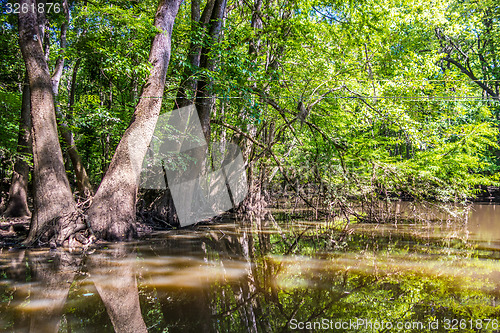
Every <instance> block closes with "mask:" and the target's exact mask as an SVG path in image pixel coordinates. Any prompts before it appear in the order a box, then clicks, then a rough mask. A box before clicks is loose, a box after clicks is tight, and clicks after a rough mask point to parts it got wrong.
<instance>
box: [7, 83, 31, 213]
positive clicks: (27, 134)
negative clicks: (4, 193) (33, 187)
mask: <svg viewBox="0 0 500 333" xmlns="http://www.w3.org/2000/svg"><path fill="white" fill-rule="evenodd" d="M30 99H31V97H30V88H29V86H28V84H27V83H25V84H24V87H23V99H22V106H21V122H20V123H19V137H18V141H17V152H18V153H19V154H21V155H23V156H22V157H20V158H18V159H17V160H16V163H15V164H14V174H13V175H12V183H11V185H10V189H9V202H8V204H7V209H6V210H5V212H4V216H6V217H30V216H31V212H30V210H29V208H28V179H29V171H30V168H29V165H28V162H27V161H26V160H25V159H26V158H27V156H28V155H29V154H30V153H31V101H30Z"/></svg>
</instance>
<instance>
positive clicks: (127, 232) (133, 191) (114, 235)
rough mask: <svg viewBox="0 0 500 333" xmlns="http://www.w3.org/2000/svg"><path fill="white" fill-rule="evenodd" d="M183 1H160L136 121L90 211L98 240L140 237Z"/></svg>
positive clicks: (121, 144) (133, 119)
mask: <svg viewBox="0 0 500 333" xmlns="http://www.w3.org/2000/svg"><path fill="white" fill-rule="evenodd" d="M181 2H182V0H160V2H159V5H158V9H157V11H156V17H155V26H156V27H157V28H158V29H160V30H161V31H162V32H161V33H159V34H157V35H156V36H155V37H154V39H153V43H152V46H151V52H150V55H149V62H150V63H151V64H152V69H151V74H150V76H149V78H148V81H147V82H146V84H145V86H144V88H143V91H142V94H141V97H140V100H139V103H138V104H137V106H136V109H135V112H134V115H133V117H132V122H131V124H130V126H129V127H128V128H127V130H126V131H125V133H124V135H123V137H122V139H121V140H120V143H119V144H118V147H117V148H116V152H115V155H114V156H113V159H112V160H111V163H110V165H109V168H108V171H107V172H106V175H105V176H104V179H103V180H102V182H101V185H100V186H99V189H98V190H97V193H96V195H95V197H94V200H93V203H92V205H91V206H90V208H89V210H88V212H87V213H88V219H89V222H90V224H91V226H92V228H93V230H94V232H95V234H96V236H97V237H98V238H102V239H107V240H123V239H129V238H131V237H133V236H135V234H136V229H135V220H136V197H137V189H138V185H139V184H138V183H139V176H140V171H141V165H142V161H143V159H144V156H145V154H146V151H147V148H148V145H149V143H150V141H151V138H152V136H153V133H154V129H155V126H156V122H157V120H158V116H159V113H160V109H161V104H162V96H163V91H164V88H165V79H166V75H167V68H168V63H169V60H170V51H171V36H172V28H173V25H174V20H175V17H176V15H177V12H178V10H179V6H180V3H181Z"/></svg>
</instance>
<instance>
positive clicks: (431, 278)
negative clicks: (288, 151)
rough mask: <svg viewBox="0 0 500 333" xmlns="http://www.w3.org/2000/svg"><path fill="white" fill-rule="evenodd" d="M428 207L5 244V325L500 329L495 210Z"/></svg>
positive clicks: (1, 271) (17, 328) (1, 285)
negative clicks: (103, 241)
mask: <svg viewBox="0 0 500 333" xmlns="http://www.w3.org/2000/svg"><path fill="white" fill-rule="evenodd" d="M392 208H394V209H398V210H405V208H404V207H392ZM392 208H391V209H392ZM424 213H425V212H424ZM431 213H432V215H433V216H434V217H436V216H438V217H439V218H438V220H435V221H433V222H425V220H426V219H425V218H419V219H417V220H415V221H417V222H415V223H412V224H409V223H403V222H401V221H396V222H394V223H390V224H367V223H355V224H351V225H350V226H349V227H347V228H345V229H344V228H339V226H338V225H335V223H333V222H325V221H314V220H310V219H306V218H304V217H301V216H300V215H297V216H293V214H291V212H289V211H276V210H275V211H273V214H272V215H271V214H268V215H267V216H266V217H265V218H261V219H257V218H253V219H249V220H247V221H236V222H235V221H230V222H228V223H224V224H218V225H205V226H198V227H195V228H191V229H185V230H176V231H170V232H162V233H158V234H155V235H154V236H152V237H151V238H150V239H147V240H142V241H139V242H134V243H127V244H107V245H105V246H102V248H99V249H96V250H95V251H93V252H92V253H87V254H83V255H82V254H78V253H69V252H66V251H62V250H31V251H7V250H4V251H2V253H1V254H0V290H1V295H2V296H1V299H0V329H1V331H2V332H29V331H31V332H57V331H60V332H113V331H116V332H141V331H142V332H146V331H148V332H288V331H292V330H293V329H295V328H296V329H298V328H301V327H303V328H304V331H318V330H320V329H321V328H324V329H325V331H333V332H422V331H423V332H426V331H427V332H494V331H498V327H500V322H499V321H500V320H499V319H500V305H497V304H498V303H499V302H498V299H499V296H500V261H499V258H500V214H499V213H500V206H495V205H478V204H476V205H474V207H473V210H471V211H470V212H469V214H468V216H467V218H466V219H460V218H454V217H453V216H452V215H447V214H443V213H439V214H437V213H436V212H435V211H432V212H431ZM301 322H302V324H301ZM355 323H356V324H357V326H356V325H355ZM302 325H303V326H302ZM314 325H316V326H314ZM308 328H309V329H308ZM315 328H316V329H315Z"/></svg>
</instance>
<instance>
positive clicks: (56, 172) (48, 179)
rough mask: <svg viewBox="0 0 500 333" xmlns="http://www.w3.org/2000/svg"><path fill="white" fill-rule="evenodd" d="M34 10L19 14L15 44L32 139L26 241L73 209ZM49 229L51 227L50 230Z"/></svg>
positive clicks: (29, 3)
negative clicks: (24, 82) (22, 65)
mask: <svg viewBox="0 0 500 333" xmlns="http://www.w3.org/2000/svg"><path fill="white" fill-rule="evenodd" d="M20 4H21V7H22V6H23V5H24V4H26V5H27V7H28V8H32V6H35V7H36V6H37V3H36V1H35V0H22V1H20ZM36 15H37V14H36V12H31V11H27V13H23V12H22V11H21V12H20V13H19V45H20V47H21V52H22V54H23V58H24V62H25V64H26V70H27V73H28V78H29V87H30V92H31V110H32V112H31V120H32V140H33V175H34V177H33V185H34V192H35V193H34V214H33V217H32V220H31V227H30V232H29V235H28V238H27V240H26V242H27V243H32V242H33V241H35V240H37V239H38V238H39V237H40V236H41V235H42V234H43V233H45V232H46V231H55V230H54V227H53V226H55V223H51V222H57V221H58V220H59V219H61V218H63V217H65V216H70V215H72V214H73V213H75V212H76V204H75V201H74V200H73V196H72V193H71V189H70V187H69V182H68V178H67V177H66V171H65V169H64V162H63V156H62V152H61V147H60V145H59V138H58V135H57V124H56V117H55V110H54V95H53V92H52V84H51V77H50V74H49V67H48V65H47V62H46V60H45V56H44V53H43V48H42V38H41V35H40V31H39V26H38V24H37V16H36ZM51 229H52V230H51Z"/></svg>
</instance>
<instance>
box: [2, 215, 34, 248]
mask: <svg viewBox="0 0 500 333" xmlns="http://www.w3.org/2000/svg"><path fill="white" fill-rule="evenodd" d="M29 227H30V218H29V217H27V218H0V249H7V248H11V247H17V246H19V245H20V244H21V242H22V241H23V240H24V239H25V238H26V236H27V235H28V230H29Z"/></svg>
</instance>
